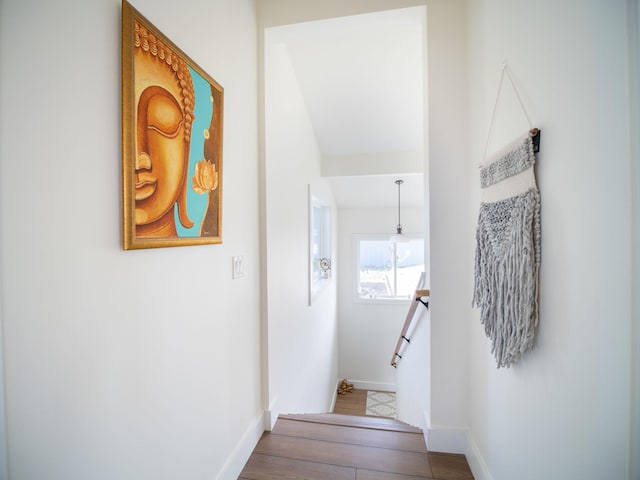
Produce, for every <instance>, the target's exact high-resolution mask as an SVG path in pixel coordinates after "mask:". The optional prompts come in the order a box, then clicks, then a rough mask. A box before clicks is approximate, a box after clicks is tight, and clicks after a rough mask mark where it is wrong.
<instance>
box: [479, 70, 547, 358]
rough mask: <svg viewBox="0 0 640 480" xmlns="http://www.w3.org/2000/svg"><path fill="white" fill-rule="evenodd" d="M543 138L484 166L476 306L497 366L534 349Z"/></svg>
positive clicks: (533, 135) (535, 136) (521, 142)
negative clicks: (538, 164) (537, 168)
mask: <svg viewBox="0 0 640 480" xmlns="http://www.w3.org/2000/svg"><path fill="white" fill-rule="evenodd" d="M505 67H506V65H503V71H502V74H504V72H505ZM507 75H508V72H507ZM509 78H510V77H509ZM500 82H501V83H502V75H501V77H500ZM511 83H512V85H513V81H511ZM513 86H514V90H515V85H513ZM499 91H500V90H499V89H498V93H499ZM516 94H517V91H516ZM518 99H519V100H520V98H519V95H518ZM496 102H497V101H496ZM521 106H522V107H523V110H524V106H523V105H522V102H521ZM494 115H495V109H494ZM525 115H526V111H525ZM527 119H528V117H527ZM529 123H530V124H531V122H529ZM491 124H492V125H493V118H492V122H491ZM490 130H491V129H490ZM539 140H540V131H539V130H538V129H532V130H530V131H529V132H528V133H527V134H526V135H523V136H522V137H521V138H519V139H517V140H516V141H515V142H513V143H512V144H510V145H507V146H506V147H505V148H504V149H503V150H502V151H500V152H498V153H496V154H494V155H493V156H492V157H491V158H489V159H487V160H486V161H484V162H483V164H482V165H481V166H480V186H481V188H482V203H481V204H480V212H479V215H478V226H477V230H476V255H475V286H474V294H473V302H472V304H473V306H474V307H478V308H480V319H481V322H482V325H483V326H484V330H485V333H486V335H487V337H488V338H489V339H490V340H491V351H492V353H493V355H494V356H495V359H496V363H497V367H498V368H500V367H509V366H511V365H512V364H513V363H515V362H517V361H519V360H520V359H521V358H522V357H523V355H524V354H525V353H526V352H528V351H529V350H531V348H532V347H533V343H534V334H535V330H536V326H537V324H538V284H539V269H540V239H541V235H540V194H539V192H538V188H537V185H536V180H535V173H534V164H535V152H536V151H537V150H538V148H539ZM487 143H488V140H487ZM485 153H486V147H485Z"/></svg>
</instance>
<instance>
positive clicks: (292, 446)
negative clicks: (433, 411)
mask: <svg viewBox="0 0 640 480" xmlns="http://www.w3.org/2000/svg"><path fill="white" fill-rule="evenodd" d="M275 478H283V479H288V480H294V479H305V480H393V479H395V480H412V479H413V480H417V479H438V480H472V479H473V475H472V474H471V470H470V469H469V466H468V464H467V462H466V460H465V458H464V456H463V455H453V454H446V453H434V452H428V451H427V449H426V447H425V443H424V436H423V434H422V430H420V429H419V428H416V427H413V426H410V425H407V424H405V423H403V422H400V421H397V420H393V419H388V418H378V417H360V416H352V415H341V414H301V415H281V416H280V417H279V418H278V421H277V422H276V424H275V427H274V429H273V430H272V431H271V432H265V433H264V434H263V436H262V438H261V439H260V441H259V442H258V445H257V446H256V448H255V450H254V452H253V454H252V455H251V457H250V458H249V460H248V462H247V464H246V466H245V468H244V469H243V471H242V473H241V474H240V476H239V477H238V479H239V480H249V479H251V480H266V479H275Z"/></svg>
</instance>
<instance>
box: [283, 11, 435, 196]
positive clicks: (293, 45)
mask: <svg viewBox="0 0 640 480" xmlns="http://www.w3.org/2000/svg"><path fill="white" fill-rule="evenodd" d="M424 20H425V12H424V7H414V8H403V9H397V10H388V11H384V12H376V13H372V14H365V15H355V16H349V17H340V18H334V19H328V20H321V21H315V22H307V23H301V24H295V25H287V26H284V27H278V28H277V29H275V30H277V32H273V33H275V34H276V37H275V38H277V40H278V41H279V42H282V43H285V44H286V46H287V49H288V51H289V56H290V59H291V62H292V65H293V68H294V71H295V74H296V77H297V80H298V83H299V86H300V90H301V92H302V95H303V97H304V101H305V104H306V106H307V110H308V112H309V116H310V119H311V123H312V124H313V128H314V131H315V135H316V139H317V141H318V146H319V148H320V151H321V153H322V155H323V156H342V155H359V156H362V155H366V154H381V153H388V154H392V153H394V152H422V151H423V135H424V127H423V118H424V114H423V90H424V86H423V70H424V66H423V65H424V62H423V59H424V52H423V44H424V41H423V35H424V33H423V26H424ZM390 156H392V155H390ZM391 163H392V162H390V165H389V166H388V167H389V168H388V175H375V176H368V175H363V176H355V177H354V176H351V177H332V179H331V182H332V185H333V190H334V196H335V199H336V202H337V204H338V205H339V206H340V207H355V206H372V207H382V206H393V205H397V197H398V195H397V185H396V184H395V180H396V179H397V178H401V179H403V180H404V181H405V183H404V184H403V185H402V205H407V206H409V205H422V204H423V193H422V192H423V187H422V175H406V174H404V175H399V174H398V172H395V171H394V165H393V164H391ZM365 173H366V172H365ZM378 173H379V172H378Z"/></svg>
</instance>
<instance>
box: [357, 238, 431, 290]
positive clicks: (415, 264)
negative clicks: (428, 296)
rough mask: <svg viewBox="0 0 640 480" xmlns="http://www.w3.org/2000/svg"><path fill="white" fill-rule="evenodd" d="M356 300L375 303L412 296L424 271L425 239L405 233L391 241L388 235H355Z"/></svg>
mask: <svg viewBox="0 0 640 480" xmlns="http://www.w3.org/2000/svg"><path fill="white" fill-rule="evenodd" d="M354 244H355V249H356V254H355V258H356V263H357V265H356V271H357V280H356V300H357V301H363V302H369V301H372V302H375V301H385V300H391V301H393V300H405V299H408V298H411V297H412V296H413V294H414V292H415V290H416V285H417V284H418V282H419V281H420V275H421V274H422V272H423V271H424V240H423V239H422V238H420V237H414V236H408V241H407V242H401V243H393V242H391V241H390V240H389V235H373V234H371V235H356V236H355V241H354Z"/></svg>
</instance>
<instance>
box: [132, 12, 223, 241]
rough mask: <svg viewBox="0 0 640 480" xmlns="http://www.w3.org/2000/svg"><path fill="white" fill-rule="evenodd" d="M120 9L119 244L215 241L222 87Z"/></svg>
mask: <svg viewBox="0 0 640 480" xmlns="http://www.w3.org/2000/svg"><path fill="white" fill-rule="evenodd" d="M122 8H123V11H122V13H123V15H122V125H123V130H122V146H123V150H122V151H123V157H122V167H123V168H122V172H123V189H122V194H123V197H122V198H123V202H122V206H123V230H122V232H123V247H124V249H125V250H130V249H138V248H156V247H172V246H181V245H202V244H212V243H222V234H221V230H222V226H221V215H222V176H221V171H222V123H223V122H222V113H223V112H222V110H223V96H224V91H223V88H222V86H220V85H219V84H218V83H217V82H216V81H215V80H213V78H211V77H210V76H209V75H207V74H206V73H205V72H204V71H203V70H202V69H201V68H200V67H199V66H198V65H196V64H195V63H194V62H193V60H191V59H190V58H189V57H188V56H186V55H185V54H184V53H183V52H182V51H181V50H180V49H179V48H178V47H177V46H176V45H174V44H173V43H172V42H171V41H170V40H169V39H168V38H166V37H165V36H164V35H163V34H162V33H160V31H158V29H157V28H156V27H154V26H153V25H152V24H151V23H149V21H148V20H147V19H145V18H144V17H143V16H142V15H141V14H140V13H139V12H137V11H136V10H135V9H134V8H133V7H132V6H131V5H130V4H129V3H128V2H127V0H123V2H122Z"/></svg>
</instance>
